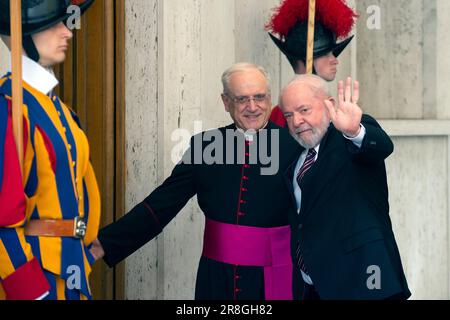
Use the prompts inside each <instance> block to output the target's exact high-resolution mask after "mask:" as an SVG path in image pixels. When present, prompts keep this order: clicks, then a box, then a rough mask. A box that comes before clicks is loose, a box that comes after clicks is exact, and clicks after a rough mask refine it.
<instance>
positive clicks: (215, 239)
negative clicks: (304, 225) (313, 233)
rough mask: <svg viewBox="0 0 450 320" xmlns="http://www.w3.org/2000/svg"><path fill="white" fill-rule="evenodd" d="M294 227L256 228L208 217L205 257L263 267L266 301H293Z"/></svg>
mask: <svg viewBox="0 0 450 320" xmlns="http://www.w3.org/2000/svg"><path fill="white" fill-rule="evenodd" d="M290 238H291V229H290V227H289V226H283V227H277V228H257V227H247V226H240V225H234V224H226V223H221V222H217V221H214V220H210V219H206V225H205V234H204V241H203V254H202V255H203V256H204V257H206V258H209V259H212V260H216V261H219V262H223V263H228V264H232V265H240V266H255V267H263V268H264V286H265V296H266V300H292V298H293V295H292V259H291V249H290V248H291V242H290Z"/></svg>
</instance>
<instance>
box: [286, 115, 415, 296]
mask: <svg viewBox="0 0 450 320" xmlns="http://www.w3.org/2000/svg"><path fill="white" fill-rule="evenodd" d="M362 122H363V125H364V127H365V128H366V136H365V138H364V141H363V145H362V147H361V149H359V148H357V147H356V146H355V145H354V144H353V143H352V142H351V141H349V140H347V139H345V138H344V137H343V135H342V133H341V132H339V131H337V130H336V129H335V128H334V127H333V125H331V126H330V128H329V130H328V132H327V134H326V135H325V137H324V138H323V139H322V141H321V144H320V149H319V156H318V159H317V160H316V162H315V164H314V165H313V166H312V168H311V169H310V170H309V171H308V172H307V173H306V174H305V176H304V177H303V179H302V182H301V190H302V202H301V210H300V214H298V215H297V214H295V217H293V218H292V219H291V221H294V224H295V225H294V226H293V228H292V229H293V230H294V235H293V247H295V245H296V244H295V243H296V242H297V241H300V245H301V250H302V252H303V258H304V261H305V264H306V267H307V270H308V272H309V274H310V276H311V278H312V280H313V282H314V286H315V289H316V290H317V292H318V293H319V295H320V297H321V298H322V299H385V298H388V297H391V296H393V295H397V294H401V295H402V296H403V297H405V298H407V297H409V296H410V295H411V294H410V291H409V289H408V286H407V283H406V279H405V275H404V273H403V268H402V264H401V260H400V255H399V251H398V248H397V245H396V241H395V238H394V234H393V231H392V225H391V220H390V217H389V203H388V187H387V182H386V169H385V164H384V160H385V159H386V158H387V157H388V156H389V155H390V154H391V153H392V152H393V148H394V147H393V144H392V141H391V139H390V138H389V137H388V135H387V134H386V133H385V132H384V131H383V130H382V129H381V127H380V126H379V125H378V123H377V122H376V121H375V120H374V119H373V118H371V117H370V116H366V115H364V116H363V121H362ZM296 163H297V161H294V162H293V163H292V164H291V166H290V167H289V168H288V170H287V171H286V173H285V178H286V182H287V184H288V188H290V191H291V194H292V199H291V200H292V201H295V199H294V196H293V186H292V179H293V174H294V169H295V165H296ZM378 275H379V280H380V283H379V284H380V285H381V286H380V288H379V289H378V288H377V287H378V283H377V280H378V278H377V277H378ZM373 286H375V287H376V288H375V289H373ZM370 288H372V289H370Z"/></svg>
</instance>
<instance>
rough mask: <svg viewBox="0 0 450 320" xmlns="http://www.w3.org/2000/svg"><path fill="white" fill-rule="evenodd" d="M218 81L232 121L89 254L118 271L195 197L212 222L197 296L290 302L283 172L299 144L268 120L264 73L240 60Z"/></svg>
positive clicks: (193, 149) (200, 140) (288, 205)
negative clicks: (126, 259)
mask: <svg viewBox="0 0 450 320" xmlns="http://www.w3.org/2000/svg"><path fill="white" fill-rule="evenodd" d="M222 82H223V86H224V91H223V94H222V100H223V103H224V106H225V110H226V111H227V112H229V113H230V115H231V118H232V119H233V122H234V123H233V124H231V125H229V126H227V127H223V128H219V129H215V130H211V131H208V132H203V133H201V134H199V135H197V136H195V137H194V138H193V139H192V140H191V145H190V149H189V150H188V151H187V152H186V153H185V155H184V157H183V160H182V161H181V162H180V163H179V164H177V165H176V166H175V168H174V170H173V172H172V174H171V175H170V176H169V177H168V178H167V179H166V180H165V181H164V183H163V184H162V185H160V186H159V187H158V188H157V189H156V190H155V191H153V192H152V193H151V194H150V195H149V196H148V197H147V198H146V199H145V200H144V201H142V202H141V203H139V204H138V205H137V206H136V207H135V208H134V209H132V210H131V211H130V212H129V213H128V214H126V215H125V216H124V217H123V218H122V219H120V220H119V221H117V222H115V223H113V224H111V225H109V226H106V227H105V228H103V229H101V231H100V233H99V237H98V238H99V241H96V242H95V243H94V247H93V249H92V252H93V254H94V256H95V257H96V258H99V257H102V256H104V260H105V261H106V263H107V264H108V265H109V266H114V265H116V264H117V263H118V262H120V261H122V260H123V259H125V258H126V257H128V256H129V255H130V254H132V253H133V252H135V251H136V250H137V249H139V248H140V247H141V246H143V245H144V244H145V243H147V242H148V241H150V240H151V239H153V238H154V237H156V236H157V235H158V234H159V233H161V232H162V230H163V228H164V227H165V226H166V225H167V224H168V223H169V222H170V221H171V220H172V219H173V218H174V217H175V216H176V215H177V214H178V213H179V212H180V211H181V209H182V208H183V207H184V206H185V204H186V203H187V202H188V200H189V199H191V198H192V197H193V196H194V195H197V200H198V204H199V206H200V208H201V210H202V211H203V213H204V215H205V218H206V223H205V233H204V242H203V253H202V257H201V259H200V263H199V268H198V272H197V283H196V292H195V297H196V298H197V299H202V300H203V299H220V300H241V299H252V300H253V299H254V300H264V299H267V300H273V299H292V298H293V289H292V283H293V281H292V277H293V272H294V269H293V263H292V252H291V247H290V243H291V236H290V235H291V232H290V224H291V223H290V222H289V220H288V219H289V212H290V211H295V206H293V204H292V202H291V201H290V194H289V192H288V189H287V188H286V185H285V183H284V178H283V172H284V171H285V170H286V169H287V167H288V166H289V164H290V163H291V162H292V161H294V159H295V158H296V157H297V156H298V154H299V152H300V146H299V145H298V144H297V143H296V141H295V140H294V139H292V137H291V136H290V135H289V133H288V132H287V130H279V127H277V126H276V125H274V124H272V123H270V122H269V116H270V111H271V98H270V85H269V80H268V76H267V74H266V72H265V71H264V69H262V68H261V67H259V66H256V65H253V64H248V63H240V64H236V65H234V66H232V67H231V68H230V69H228V70H227V71H225V73H224V74H223V77H222ZM211 160H212V161H211ZM267 160H270V161H267ZM271 167H272V168H271ZM103 251H104V252H103ZM293 251H294V252H295V249H294V250H293ZM182 267H183V266H180V268H182ZM294 275H295V276H297V275H298V276H299V272H298V271H297V273H296V274H295V273H294Z"/></svg>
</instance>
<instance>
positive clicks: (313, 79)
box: [279, 74, 331, 108]
mask: <svg viewBox="0 0 450 320" xmlns="http://www.w3.org/2000/svg"><path fill="white" fill-rule="evenodd" d="M297 85H306V86H308V87H309V88H310V89H311V90H312V91H313V93H314V94H315V95H324V96H326V97H327V98H328V97H331V92H330V86H329V84H328V82H327V81H325V80H324V79H322V78H321V77H319V76H317V75H314V74H300V75H296V76H295V77H294V78H293V79H292V80H291V81H289V83H288V84H287V85H286V86H285V87H284V88H283V90H282V91H281V94H280V101H279V106H280V108H282V107H283V95H284V93H285V92H286V90H287V89H289V88H290V87H292V86H297Z"/></svg>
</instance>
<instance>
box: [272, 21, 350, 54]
mask: <svg viewBox="0 0 450 320" xmlns="http://www.w3.org/2000/svg"><path fill="white" fill-rule="evenodd" d="M314 29H315V31H314V51H313V58H314V59H315V58H319V57H321V56H323V55H326V54H328V53H329V52H333V55H334V56H335V57H336V58H337V57H338V56H339V55H340V54H341V52H342V51H343V50H344V49H345V47H347V45H348V44H349V43H350V41H352V39H353V37H354V36H351V37H349V38H347V39H345V40H344V41H342V42H340V43H337V42H336V36H335V34H334V33H333V32H331V31H330V30H329V29H327V28H325V27H324V26H323V25H322V24H321V23H320V22H319V21H316V23H315V28H314ZM269 35H270V37H271V38H272V40H273V42H274V43H275V44H276V45H277V47H278V48H279V49H280V50H281V52H283V53H284V54H285V55H286V56H287V57H288V58H289V59H293V60H302V61H306V48H307V43H308V22H307V21H304V22H298V23H297V24H296V25H295V26H294V27H293V28H292V29H291V30H290V31H289V34H288V35H287V36H286V37H285V39H284V41H281V40H280V39H278V38H276V37H274V36H273V35H272V34H269Z"/></svg>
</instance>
